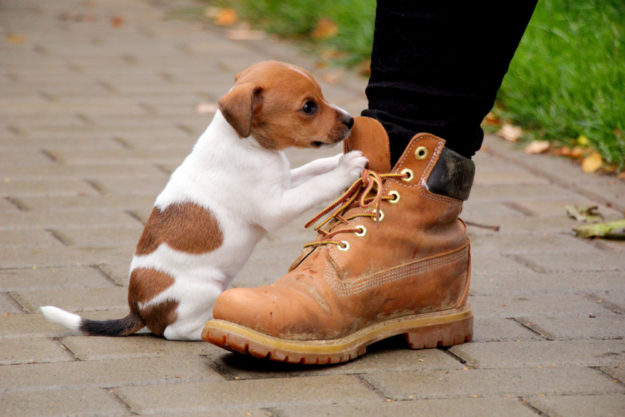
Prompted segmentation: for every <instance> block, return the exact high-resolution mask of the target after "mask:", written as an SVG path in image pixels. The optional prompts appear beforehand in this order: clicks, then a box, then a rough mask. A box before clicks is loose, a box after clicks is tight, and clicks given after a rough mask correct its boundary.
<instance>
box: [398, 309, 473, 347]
mask: <svg viewBox="0 0 625 417" xmlns="http://www.w3.org/2000/svg"><path fill="white" fill-rule="evenodd" d="M404 337H405V338H406V342H408V346H409V347H410V348H411V349H426V348H435V347H439V346H453V345H459V344H461V343H465V342H470V341H471V339H472V338H473V316H470V317H465V318H463V319H461V320H458V321H453V322H450V323H441V324H434V325H430V326H424V327H419V328H416V329H412V330H410V331H409V332H406V333H404Z"/></svg>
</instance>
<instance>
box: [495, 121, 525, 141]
mask: <svg viewBox="0 0 625 417" xmlns="http://www.w3.org/2000/svg"><path fill="white" fill-rule="evenodd" d="M497 134H498V135H499V136H501V137H502V138H504V139H505V140H507V141H510V142H516V141H518V140H519V138H520V137H521V136H522V135H523V129H521V128H520V127H519V126H514V125H511V124H510V123H504V124H503V126H502V127H501V129H499V132H497Z"/></svg>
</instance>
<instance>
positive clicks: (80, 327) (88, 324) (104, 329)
mask: <svg viewBox="0 0 625 417" xmlns="http://www.w3.org/2000/svg"><path fill="white" fill-rule="evenodd" d="M41 312H42V313H43V315H44V316H45V318H47V319H48V320H50V321H51V322H54V323H57V324H60V325H61V326H65V327H67V328H69V329H72V330H74V331H80V332H82V333H84V334H88V335H93V336H128V335H130V334H133V333H136V332H138V331H139V330H141V329H142V328H143V327H144V326H145V323H144V322H143V320H142V319H141V317H139V316H138V315H137V314H135V313H133V312H130V313H129V314H128V315H127V316H126V317H124V318H123V319H118V320H104V321H97V320H88V319H84V318H82V317H80V316H79V315H77V314H74V313H70V312H68V311H65V310H61V309H60V308H57V307H52V306H45V307H41Z"/></svg>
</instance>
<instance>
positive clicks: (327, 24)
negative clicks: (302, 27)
mask: <svg viewBox="0 0 625 417" xmlns="http://www.w3.org/2000/svg"><path fill="white" fill-rule="evenodd" d="M337 33H339V27H338V26H337V25H336V23H334V21H333V20H332V19H328V18H327V17H324V18H323V19H319V21H318V22H317V26H316V27H315V29H314V30H313V31H312V33H311V36H312V38H313V39H327V38H331V37H333V36H336V34H337Z"/></svg>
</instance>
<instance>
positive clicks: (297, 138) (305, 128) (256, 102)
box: [218, 61, 354, 150]
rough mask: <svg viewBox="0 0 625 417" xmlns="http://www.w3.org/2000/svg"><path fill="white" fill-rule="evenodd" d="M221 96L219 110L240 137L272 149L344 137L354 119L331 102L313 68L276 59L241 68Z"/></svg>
mask: <svg viewBox="0 0 625 417" xmlns="http://www.w3.org/2000/svg"><path fill="white" fill-rule="evenodd" d="M234 79H235V81H236V84H235V85H234V87H232V89H231V90H230V91H229V92H228V93H227V94H226V95H225V96H223V97H222V98H221V99H220V100H219V103H218V104H219V110H220V111H221V113H222V114H223V115H224V117H225V118H226V120H227V121H228V123H230V125H232V127H233V128H234V129H235V130H236V131H237V133H238V134H239V136H240V137H242V138H245V137H248V136H252V137H253V138H254V139H256V141H258V143H259V144H260V145H261V146H263V147H265V148H267V149H276V150H278V149H283V148H286V147H288V146H296V147H304V148H305V147H319V146H321V145H324V144H332V143H336V142H339V141H341V140H343V139H345V138H346V137H347V136H348V135H349V131H350V129H351V127H352V125H353V123H354V119H353V118H352V117H351V116H350V115H349V114H348V113H347V112H345V111H344V110H341V109H340V108H338V107H335V106H333V105H331V104H329V103H328V102H327V101H326V100H325V99H324V97H323V95H322V94H321V88H320V87H319V84H317V82H316V81H315V79H314V78H313V77H312V76H311V75H310V73H308V71H306V70H304V69H302V68H300V67H297V66H295V65H290V64H285V63H282V62H277V61H266V62H260V63H258V64H255V65H253V66H251V67H250V68H248V69H246V70H243V71H241V72H240V73H238V74H237V75H236V77H235V78H234Z"/></svg>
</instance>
